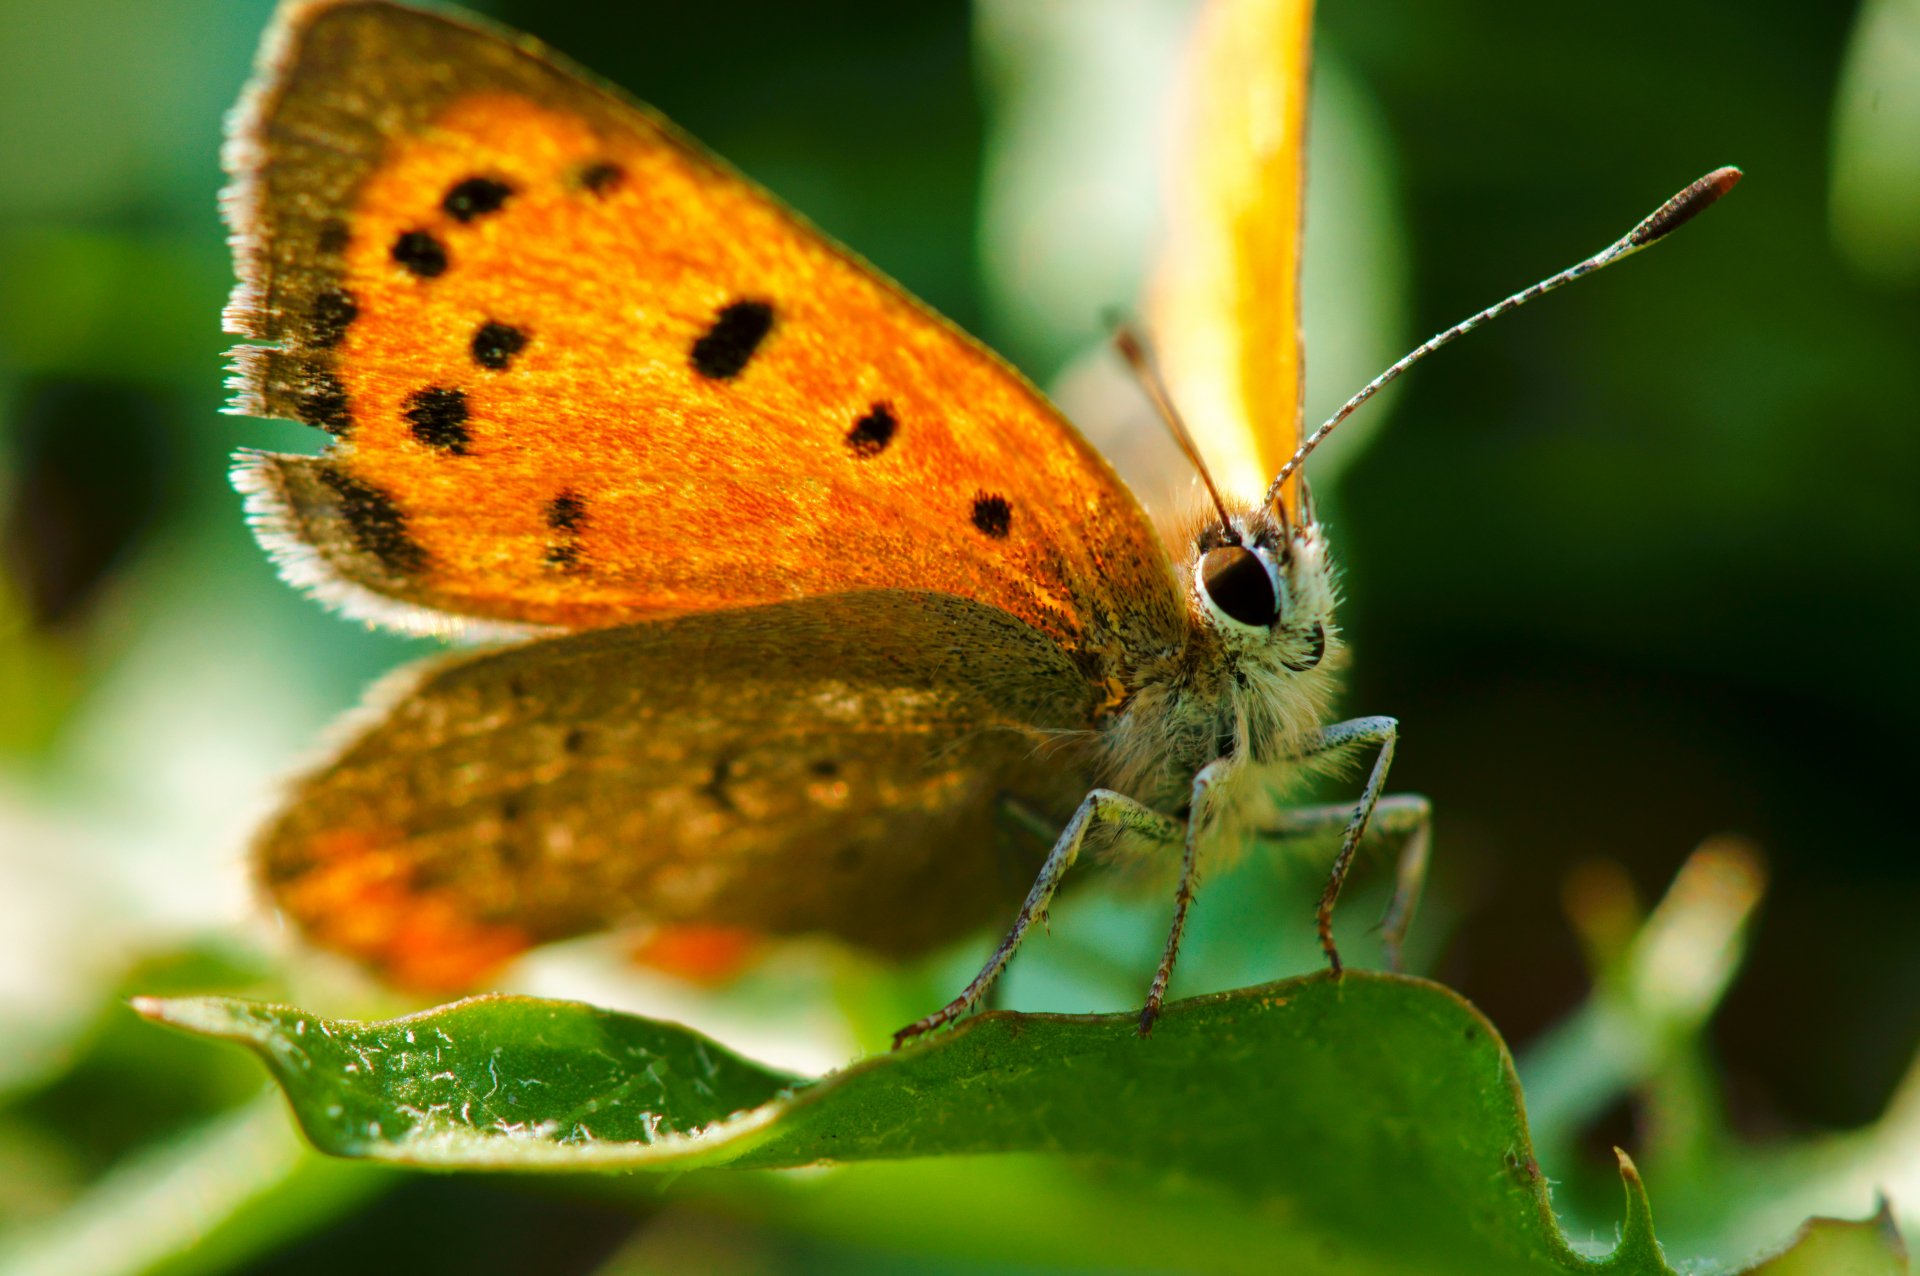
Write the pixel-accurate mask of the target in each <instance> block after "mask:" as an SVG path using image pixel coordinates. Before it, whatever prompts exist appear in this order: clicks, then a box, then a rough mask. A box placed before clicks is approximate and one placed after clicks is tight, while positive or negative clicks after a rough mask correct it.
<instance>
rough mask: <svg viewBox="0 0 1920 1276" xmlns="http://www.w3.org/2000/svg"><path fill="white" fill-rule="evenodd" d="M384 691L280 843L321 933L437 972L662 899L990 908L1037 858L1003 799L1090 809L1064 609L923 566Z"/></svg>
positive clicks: (471, 663) (779, 909) (570, 643)
mask: <svg viewBox="0 0 1920 1276" xmlns="http://www.w3.org/2000/svg"><path fill="white" fill-rule="evenodd" d="M721 660H723V661H724V663H725V676H720V673H721V671H720V670H719V669H717V668H716V667H715V666H716V662H717V661H721ZM382 701H384V702H382ZM373 707H374V708H375V709H376V710H377V711H378V720H377V721H376V722H374V724H373V725H371V726H370V727H368V728H366V729H364V730H363V731H361V732H360V733H359V734H358V735H356V736H354V737H353V738H352V739H350V740H349V741H348V742H347V743H346V744H345V746H344V747H343V748H342V749H341V750H340V752H339V753H338V754H337V755H336V756H335V757H334V758H333V759H332V760H331V761H329V762H328V763H326V764H325V765H323V766H322V767H321V768H320V769H319V770H317V771H315V772H314V773H313V774H311V775H310V776H309V777H308V778H306V779H305V780H303V781H302V782H300V783H299V784H298V785H297V786H296V788H295V790H294V792H293V793H292V795H291V796H292V801H291V802H289V804H288V806H287V808H286V810H285V811H284V813H283V814H282V815H281V816H280V817H279V818H278V820H277V821H276V822H275V823H274V824H272V825H271V826H269V827H268V829H267V830H266V831H265V833H264V834H263V835H262V837H261V840H260V846H259V855H258V860H257V862H258V863H259V865H260V871H261V873H262V875H263V876H264V878H265V880H266V883H267V885H268V887H269V888H270V890H271V891H272V893H273V895H274V896H275V898H276V900H277V901H278V902H279V904H280V905H281V907H282V908H283V909H284V910H285V911H286V912H287V913H288V914H289V915H290V916H292V917H293V918H294V919H295V920H296V921H298V922H300V923H301V924H302V927H303V928H304V929H305V930H306V931H307V933H308V934H309V935H310V936H312V937H313V938H314V939H316V940H317V941H318V942H320V943H322V944H323V945H326V946H328V947H331V948H335V949H338V950H341V951H344V952H347V953H349V954H350V955H352V956H355V957H357V958H359V959H360V960H362V961H364V962H366V963H368V964H369V965H371V966H373V967H374V968H375V969H376V970H379V971H381V972H382V973H384V974H386V975H387V976H389V977H391V978H393V979H394V980H396V981H398V982H401V983H406V984H410V985H414V986H420V987H433V988H457V987H463V986H466V985H469V984H471V983H472V982H474V981H475V980H476V979H478V978H479V977H481V976H482V975H484V974H485V973H486V972H487V971H488V970H489V969H490V968H491V967H492V966H494V965H495V964H497V963H498V962H500V961H502V960H504V959H505V958H507V957H509V956H511V955H513V954H514V953H516V952H518V951H519V950H520V949H522V948H525V947H527V946H529V945H530V944H534V943H539V942H542V941H546V940H552V939H559V938H564V937H567V936H571V935H578V934H584V933H589V932H595V931H600V930H605V929H607V928H609V927H615V926H621V925H626V924H634V923H653V924H669V925H671V924H674V923H681V922H695V923H698V924H700V925H702V926H708V927H711V926H725V927H736V928H740V929H744V930H748V931H752V932H755V933H759V934H769V935H788V934H804V933H827V934H833V935H837V936H839V937H841V938H843V939H846V940H849V941H852V942H854V943H856V944H859V945H862V946H865V947H868V948H872V949H876V950H879V951H883V952H891V953H905V952H914V951H919V950H921V949H924V948H926V947H928V946H930V945H931V944H933V943H936V942H939V941H941V940H943V939H947V938H951V937H953V936H955V935H957V934H963V933H965V932H966V931H967V930H968V929H970V928H972V927H974V926H977V925H979V924H981V923H982V922H983V921H985V920H987V919H988V918H989V917H991V916H993V915H994V914H995V913H996V911H1004V909H1006V908H1007V907H1009V906H1010V903H1011V901H1012V899H1014V898H1017V896H1018V894H1019V893H1020V891H1021V890H1023V889H1024V886H1025V884H1026V879H1027V878H1028V877H1029V876H1030V875H1031V871H1032V868H1033V864H1031V863H1026V862H1020V863H1007V862H1002V861H1000V860H997V859H996V855H995V853H994V851H993V847H994V846H995V845H996V843H997V841H1001V840H1004V839H1003V833H1002V830H1001V828H999V827H997V821H996V808H997V806H998V804H999V802H1000V800H1001V799H1002V798H1005V797H1017V798H1019V799H1020V800H1021V801H1022V802H1024V803H1025V804H1026V805H1027V806H1028V807H1029V808H1031V809H1032V810H1035V811H1038V812H1042V813H1044V814H1046V815H1048V816H1050V817H1053V818H1062V819H1063V818H1064V817H1065V816H1066V814H1067V813H1069V812H1070V811H1071V809H1072V807H1073V804H1074V803H1075V802H1077V801H1078V800H1079V798H1080V796H1081V795H1082V793H1083V792H1084V791H1085V787H1086V779H1085V777H1084V775H1083V774H1082V773H1081V767H1082V766H1083V765H1084V763H1085V760H1086V754H1085V752H1084V750H1083V748H1082V746H1083V745H1084V744H1085V738H1084V731H1085V728H1086V727H1087V725H1088V723H1089V722H1090V720H1091V703H1090V689H1089V687H1088V685H1087V683H1086V680H1085V679H1084V677H1082V676H1081V675H1080V673H1079V672H1078V670H1077V669H1076V668H1075V666H1074V664H1073V663H1072V661H1070V660H1069V659H1068V658H1067V657H1066V655H1065V654H1064V653H1063V652H1062V651H1061V650H1060V649H1059V648H1058V646H1056V645H1055V644H1054V643H1053V642H1051V641H1050V640H1048V639H1047V638H1045V637H1044V636H1043V635H1041V634H1039V633H1038V632H1036V631H1035V630H1033V629H1031V628H1030V627H1028V626H1027V625H1025V624H1023V623H1021V622H1020V621H1018V620H1016V619H1014V618H1013V617H1011V616H1008V615H1006V614H1005V613H1004V612H1001V611H999V610H998V609H996V608H992V607H987V606H983V605H981V604H978V603H973V602H969V601H966V600H964V599H959V598H955V597H953V596H951V595H945V594H923V593H910V592H901V591H873V592H868V593H861V594H847V595H837V596H827V597H821V598H816V599H809V600H804V601H801V602H795V603H782V604H773V605H770V606H768V607H763V608H754V609H747V610H731V611H724V612H715V613H708V614H703V615H694V616H686V617H681V618H678V619H674V620H665V621H657V622H650V623H646V624H641V625H633V626H625V627H618V628H611V629H602V630H596V631H593V632H590V633H583V634H578V635H570V636H564V637H557V638H548V639H542V640H540V641H538V642H535V643H531V644H527V645H523V646H519V647H510V648H506V649H504V650H501V651H497V652H491V653H486V654H481V655H471V656H463V657H455V658H452V659H447V660H442V661H438V662H432V663H430V664H429V665H428V666H427V667H426V668H425V669H424V670H421V671H416V672H413V673H411V674H409V675H407V677H406V685H405V686H404V688H400V689H390V690H389V691H388V693H387V694H386V696H384V697H377V698H376V703H375V705H374V706H373Z"/></svg>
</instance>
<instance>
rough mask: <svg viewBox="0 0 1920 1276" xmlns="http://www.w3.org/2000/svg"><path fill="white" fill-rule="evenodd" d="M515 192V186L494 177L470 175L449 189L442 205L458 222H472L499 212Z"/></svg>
mask: <svg viewBox="0 0 1920 1276" xmlns="http://www.w3.org/2000/svg"><path fill="white" fill-rule="evenodd" d="M512 194H513V187H512V186H510V185H508V184H507V183H506V182H503V181H500V180H499V179H498V178H493V177H469V178H467V179H466V180H465V181H460V182H455V183H454V184H453V186H452V187H451V188H450V189H448V191H447V193H446V196H445V198H443V199H442V200H441V201H440V207H441V208H442V209H443V210H445V212H446V214H447V216H449V217H451V218H453V219H454V220H455V221H457V222H462V223H464V222H470V221H472V220H473V219H474V218H476V217H485V216H486V215H487V214H488V213H497V212H499V211H500V208H501V205H503V204H505V203H506V202H507V200H508V198H509V197H511V196H512Z"/></svg>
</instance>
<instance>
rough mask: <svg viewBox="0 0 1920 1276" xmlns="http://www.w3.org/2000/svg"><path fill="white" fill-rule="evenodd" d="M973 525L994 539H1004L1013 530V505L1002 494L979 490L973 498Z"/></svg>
mask: <svg viewBox="0 0 1920 1276" xmlns="http://www.w3.org/2000/svg"><path fill="white" fill-rule="evenodd" d="M973 525H974V526H975V527H976V528H978V529H979V530H980V531H982V532H984V533H985V534H986V535H988V536H991V537H992V538H993V539H994V540H997V541H998V540H1005V539H1006V538H1007V534H1008V533H1009V532H1011V531H1012V530H1013V506H1012V505H1010V504H1009V503H1008V502H1007V498H1006V497H1004V496H995V495H993V494H992V493H990V492H981V493H980V494H978V495H977V496H975V497H974V498H973Z"/></svg>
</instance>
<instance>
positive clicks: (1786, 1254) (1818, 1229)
mask: <svg viewBox="0 0 1920 1276" xmlns="http://www.w3.org/2000/svg"><path fill="white" fill-rule="evenodd" d="M1907 1271H1908V1267H1907V1247H1906V1244H1905V1243H1904V1242H1903V1241H1902V1240H1901V1239H1900V1232H1899V1229H1898V1228H1896V1227H1895V1226H1894V1225H1893V1211H1892V1209H1891V1208H1889V1206H1888V1204H1887V1201H1886V1198H1885V1197H1882V1198H1881V1200H1880V1211H1879V1213H1877V1214H1875V1215H1874V1216H1873V1217H1872V1218H1868V1219H1862V1220H1860V1221H1858V1222H1856V1221H1853V1220H1851V1219H1841V1218H1814V1219H1808V1220H1807V1223H1806V1225H1805V1226H1804V1227H1802V1228H1801V1229H1800V1232H1799V1235H1797V1236H1795V1237H1794V1239H1793V1243H1792V1244H1790V1245H1788V1246H1787V1248H1786V1249H1785V1250H1784V1251H1783V1252H1781V1253H1780V1254H1777V1255H1775V1256H1774V1257H1772V1258H1769V1259H1767V1260H1766V1261H1765V1262H1763V1263H1761V1264H1760V1265H1759V1266H1757V1267H1755V1268H1753V1269H1752V1272H1751V1274H1750V1276H1906V1273H1907Z"/></svg>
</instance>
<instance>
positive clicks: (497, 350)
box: [470, 319, 527, 372]
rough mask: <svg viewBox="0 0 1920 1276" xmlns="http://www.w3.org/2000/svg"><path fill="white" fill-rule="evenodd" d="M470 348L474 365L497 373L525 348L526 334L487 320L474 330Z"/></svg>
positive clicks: (509, 325)
mask: <svg viewBox="0 0 1920 1276" xmlns="http://www.w3.org/2000/svg"><path fill="white" fill-rule="evenodd" d="M470 348H471V349H472V351H473V361H474V362H475V363H477V364H479V365H480V366H481V367H483V368H491V369H492V370H493V371H495V372H499V371H501V370H503V369H504V368H505V367H506V366H507V365H508V364H510V363H512V362H513V356H515V355H517V354H519V353H520V352H521V351H522V350H525V349H526V348H527V334H526V333H525V332H523V331H521V330H520V329H519V328H516V327H514V326H512V325H511V324H504V323H496V322H495V321H494V320H492V319H489V320H487V321H486V322H485V323H483V324H481V325H480V326H479V327H478V328H476V329H475V330H474V333H473V341H472V342H471V343H470Z"/></svg>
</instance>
